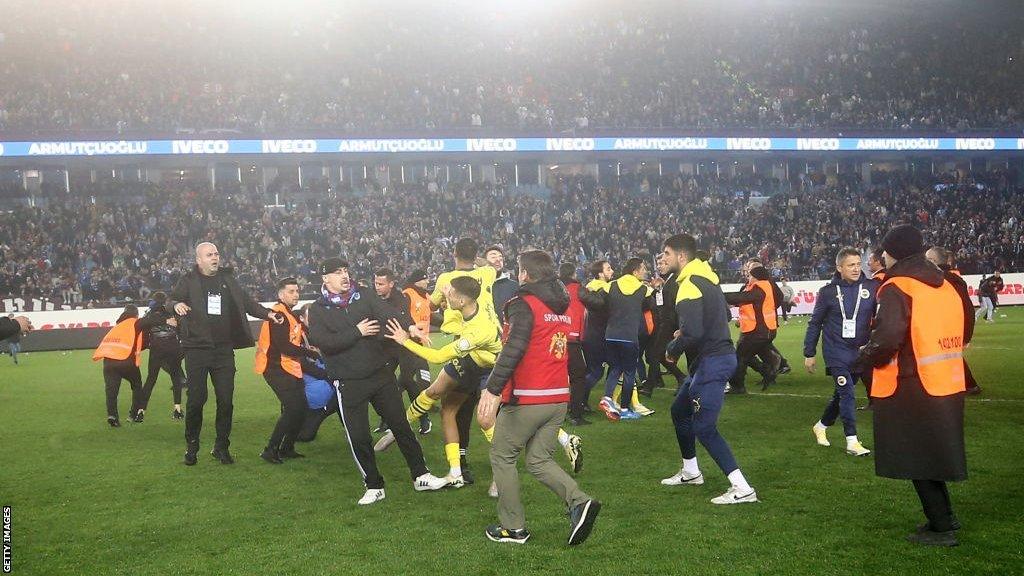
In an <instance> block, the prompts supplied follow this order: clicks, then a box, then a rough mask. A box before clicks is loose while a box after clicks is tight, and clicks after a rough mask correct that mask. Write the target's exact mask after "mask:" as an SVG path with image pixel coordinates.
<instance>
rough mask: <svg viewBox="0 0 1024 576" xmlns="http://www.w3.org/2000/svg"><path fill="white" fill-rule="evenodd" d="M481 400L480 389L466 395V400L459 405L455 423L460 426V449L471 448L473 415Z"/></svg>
mask: <svg viewBox="0 0 1024 576" xmlns="http://www.w3.org/2000/svg"><path fill="white" fill-rule="evenodd" d="M478 402H480V389H479V388H477V390H476V392H474V393H473V394H470V395H469V396H467V397H466V401H465V402H463V403H462V406H459V411H458V412H456V413H455V425H456V426H458V427H459V449H460V450H463V451H465V450H466V449H468V448H469V434H470V430H469V429H470V428H471V427H472V426H473V416H475V415H476V405H477V403H478Z"/></svg>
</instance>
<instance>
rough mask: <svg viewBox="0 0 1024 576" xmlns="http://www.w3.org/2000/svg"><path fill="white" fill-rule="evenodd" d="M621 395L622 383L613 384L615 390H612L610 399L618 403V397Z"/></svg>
mask: <svg viewBox="0 0 1024 576" xmlns="http://www.w3.org/2000/svg"><path fill="white" fill-rule="evenodd" d="M621 396H622V384H616V385H615V392H612V400H614V401H615V403H616V404H618V403H619V398H620V397H621Z"/></svg>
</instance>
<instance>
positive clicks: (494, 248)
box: [484, 244, 505, 256]
mask: <svg viewBox="0 0 1024 576" xmlns="http://www.w3.org/2000/svg"><path fill="white" fill-rule="evenodd" d="M495 250H497V251H498V252H499V253H501V255H502V256H504V255H505V251H504V250H502V249H501V246H498V245H497V244H492V245H490V246H488V247H487V249H486V250H484V255H485V256H486V255H487V253H488V252H494V251H495Z"/></svg>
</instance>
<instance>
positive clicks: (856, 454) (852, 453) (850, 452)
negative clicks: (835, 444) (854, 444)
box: [846, 448, 871, 457]
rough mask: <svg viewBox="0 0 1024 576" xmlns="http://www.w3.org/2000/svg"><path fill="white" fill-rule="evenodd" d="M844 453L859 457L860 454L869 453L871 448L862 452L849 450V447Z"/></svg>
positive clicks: (865, 454)
mask: <svg viewBox="0 0 1024 576" xmlns="http://www.w3.org/2000/svg"><path fill="white" fill-rule="evenodd" d="M846 453H847V454H849V455H850V456H857V457H860V456H867V455H869V454H871V450H865V451H863V452H857V451H856V450H850V449H849V448H847V449H846Z"/></svg>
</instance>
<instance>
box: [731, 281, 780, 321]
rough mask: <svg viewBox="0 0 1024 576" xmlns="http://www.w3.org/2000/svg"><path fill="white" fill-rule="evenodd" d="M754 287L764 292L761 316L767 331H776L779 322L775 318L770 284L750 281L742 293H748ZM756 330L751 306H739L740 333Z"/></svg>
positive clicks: (754, 316) (752, 306)
mask: <svg viewBox="0 0 1024 576" xmlns="http://www.w3.org/2000/svg"><path fill="white" fill-rule="evenodd" d="M754 287H758V288H760V289H761V290H762V291H763V292H764V302H762V303H761V316H762V317H764V323H765V325H766V326H767V327H768V329H769V330H778V329H779V322H778V320H777V319H776V318H775V308H776V305H775V291H774V290H772V283H771V282H769V281H767V280H751V281H750V282H749V283H747V285H746V286H744V287H743V291H744V292H750V291H751V290H753V289H754ZM755 329H757V315H756V314H755V311H754V305H753V304H743V305H741V306H740V332H743V333H746V332H753V331H754V330H755Z"/></svg>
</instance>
